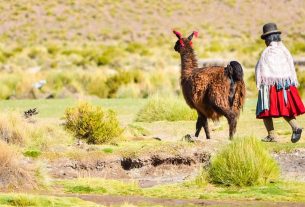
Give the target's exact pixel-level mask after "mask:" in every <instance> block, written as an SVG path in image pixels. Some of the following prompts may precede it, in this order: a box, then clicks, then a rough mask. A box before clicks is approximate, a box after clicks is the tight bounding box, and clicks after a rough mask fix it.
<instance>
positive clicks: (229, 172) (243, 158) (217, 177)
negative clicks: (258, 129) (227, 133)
mask: <svg viewBox="0 0 305 207" xmlns="http://www.w3.org/2000/svg"><path fill="white" fill-rule="evenodd" d="M278 177H279V166H278V164H277V163H276V161H275V160H274V159H273V158H272V157H271V155H270V154H269V152H268V151H267V150H266V149H265V148H264V146H263V145H262V144H261V143H260V142H259V141H258V140H257V139H256V138H254V137H247V138H238V139H236V140H234V141H233V142H232V143H231V144H230V145H229V146H227V147H226V148H225V149H223V150H222V151H221V152H220V153H219V154H218V155H216V157H215V158H214V159H213V160H212V163H211V167H210V169H209V179H210V181H211V182H213V183H216V184H222V185H226V186H253V185H262V184H267V183H269V182H271V181H274V180H276V179H278Z"/></svg>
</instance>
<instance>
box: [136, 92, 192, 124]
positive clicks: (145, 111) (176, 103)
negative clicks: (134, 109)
mask: <svg viewBox="0 0 305 207" xmlns="http://www.w3.org/2000/svg"><path fill="white" fill-rule="evenodd" d="M195 119H197V112H196V111H195V110H191V109H190V108H189V106H187V105H186V103H185V101H184V100H182V99H181V98H179V97H162V96H160V97H159V96H156V97H153V98H151V99H149V100H148V101H147V103H146V105H145V106H144V107H143V108H142V109H141V110H140V111H139V112H138V114H137V117H136V121H138V122H153V121H164V120H166V121H182V120H183V121H189V120H195Z"/></svg>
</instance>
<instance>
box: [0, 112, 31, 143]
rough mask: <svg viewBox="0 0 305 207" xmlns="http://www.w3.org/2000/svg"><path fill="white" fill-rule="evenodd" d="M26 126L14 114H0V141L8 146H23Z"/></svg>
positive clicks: (18, 116) (16, 114)
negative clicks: (8, 144)
mask: <svg viewBox="0 0 305 207" xmlns="http://www.w3.org/2000/svg"><path fill="white" fill-rule="evenodd" d="M25 129H27V124H26V123H25V121H24V120H23V118H22V117H21V116H20V115H19V114H18V113H16V112H5V113H1V114H0V139H2V140H4V141H5V142H7V143H10V144H19V145H22V144H24V142H25V140H26V136H27V133H26V130H25Z"/></svg>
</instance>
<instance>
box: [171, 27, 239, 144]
mask: <svg viewBox="0 0 305 207" xmlns="http://www.w3.org/2000/svg"><path fill="white" fill-rule="evenodd" d="M174 34H175V35H176V36H177V37H178V41H177V42H176V44H175V48H174V49H175V51H177V52H178V53H180V56H181V87H182V92H183V96H184V98H185V101H186V103H187V104H188V105H189V106H190V107H191V108H193V109H195V110H196V111H197V113H198V118H197V122H196V132H195V138H196V139H197V138H198V136H199V133H200V130H201V128H202V127H203V128H204V131H205V134H206V138H207V139H210V132H209V127H208V119H212V120H213V121H214V120H218V119H219V118H220V117H221V116H224V117H225V118H226V119H227V120H228V124H229V136H230V139H233V135H234V133H235V131H236V124H237V119H238V117H239V113H240V110H241V109H242V107H243V104H244V101H245V83H244V81H243V69H242V67H241V65H240V64H239V63H238V62H237V61H231V62H230V64H229V65H228V66H226V67H221V66H211V67H203V68H198V65H197V59H196V56H195V53H194V50H193V48H192V38H193V36H197V34H198V33H197V32H193V33H192V34H191V35H190V36H189V37H188V38H183V37H182V36H181V34H180V33H179V32H177V31H174Z"/></svg>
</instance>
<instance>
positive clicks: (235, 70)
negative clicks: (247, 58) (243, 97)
mask: <svg viewBox="0 0 305 207" xmlns="http://www.w3.org/2000/svg"><path fill="white" fill-rule="evenodd" d="M225 71H226V73H227V75H228V77H229V78H230V81H231V83H230V93H229V103H230V106H232V105H233V102H234V94H235V89H234V85H235V82H236V81H242V80H243V78H244V72H243V68H242V67H241V64H240V63H239V62H237V61H231V62H230V64H229V65H228V66H227V67H226V68H225Z"/></svg>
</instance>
